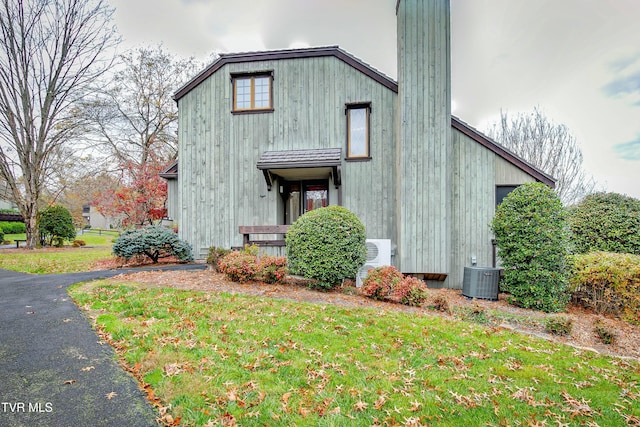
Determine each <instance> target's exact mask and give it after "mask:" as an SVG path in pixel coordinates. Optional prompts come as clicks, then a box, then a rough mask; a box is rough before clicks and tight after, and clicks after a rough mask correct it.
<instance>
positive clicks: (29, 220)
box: [24, 205, 39, 249]
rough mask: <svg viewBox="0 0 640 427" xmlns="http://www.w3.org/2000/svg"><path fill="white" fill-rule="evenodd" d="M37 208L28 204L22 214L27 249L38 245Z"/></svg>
mask: <svg viewBox="0 0 640 427" xmlns="http://www.w3.org/2000/svg"><path fill="white" fill-rule="evenodd" d="M37 220H38V210H37V209H36V207H35V205H30V206H29V207H28V208H27V212H26V214H25V215H24V225H25V226H26V228H27V242H26V247H27V249H33V248H35V247H36V246H37V245H38V243H39V242H38V222H37Z"/></svg>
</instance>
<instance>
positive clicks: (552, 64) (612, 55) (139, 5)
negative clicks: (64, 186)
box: [109, 0, 640, 198]
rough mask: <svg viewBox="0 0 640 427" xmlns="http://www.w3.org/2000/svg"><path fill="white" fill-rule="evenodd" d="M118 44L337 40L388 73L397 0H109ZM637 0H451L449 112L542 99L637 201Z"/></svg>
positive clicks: (604, 179)
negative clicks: (120, 41)
mask: <svg viewBox="0 0 640 427" xmlns="http://www.w3.org/2000/svg"><path fill="white" fill-rule="evenodd" d="M109 1H110V3H111V4H112V5H113V6H114V7H115V8H116V13H115V20H116V24H117V26H118V29H119V31H120V33H121V34H122V36H123V37H124V43H125V44H124V46H126V47H132V46H140V45H155V44H158V43H163V45H164V47H165V48H167V49H168V50H170V51H171V52H173V53H176V54H179V55H181V56H192V55H193V56H196V57H198V58H205V57H207V56H208V55H209V54H210V53H212V52H214V51H215V52H242V51H255V50H264V49H282V48H289V47H304V46H325V45H339V46H340V47H341V48H343V49H345V50H346V51H348V52H350V53H351V54H353V55H355V56H356V57H358V58H360V59H362V60H363V61H365V62H367V63H369V64H371V65H372V66H374V67H375V68H377V69H379V70H381V71H382V72H384V73H386V74H387V75H389V76H390V77H392V78H394V79H395V78H396V75H397V73H396V35H395V28H396V21H395V5H396V0H162V1H158V0H109ZM639 23H640V0H535V1H534V0H451V28H452V34H451V45H452V49H451V50H452V55H451V56H452V59H451V62H452V100H453V104H454V105H455V110H454V112H453V114H454V115H455V116H457V117H459V118H460V119H462V120H463V121H465V122H467V123H469V124H471V125H472V126H474V127H476V128H478V129H480V130H482V129H486V127H487V126H488V124H489V123H491V122H493V121H495V120H496V119H497V118H498V116H499V114H500V110H501V109H502V110H505V111H508V112H509V113H517V112H528V111H531V110H533V108H534V107H536V106H539V107H540V108H541V109H542V110H543V111H544V112H545V114H546V115H547V116H548V117H549V118H550V119H552V120H553V121H554V122H556V123H562V124H565V125H567V126H568V127H569V129H570V131H571V133H572V134H573V135H574V136H575V137H576V138H577V140H578V142H579V144H580V146H581V148H582V151H583V154H584V156H585V167H586V169H587V171H588V172H589V173H591V174H593V175H594V177H595V178H596V180H597V181H598V183H599V184H600V185H601V186H602V187H604V188H605V189H606V190H608V191H615V192H619V193H625V194H628V195H630V196H633V197H636V198H640V24H639Z"/></svg>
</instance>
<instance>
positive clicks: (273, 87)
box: [163, 0, 553, 288]
mask: <svg viewBox="0 0 640 427" xmlns="http://www.w3.org/2000/svg"><path fill="white" fill-rule="evenodd" d="M390 12H391V13H392V11H390ZM396 14H397V26H398V52H397V54H398V64H399V70H398V82H395V81H393V80H392V79H390V78H389V77H387V76H385V75H383V74H382V73H380V72H379V71H377V70H376V69H375V68H373V67H371V66H370V65H368V64H365V63H363V62H362V61H360V60H359V59H357V58H355V57H354V56H352V55H351V54H349V53H347V52H345V51H343V50H342V49H340V48H339V47H337V46H331V47H318V48H307V49H288V50H277V51H267V52H251V53H238V54H224V55H221V56H220V58H219V59H218V60H216V61H215V62H214V63H213V64H211V65H210V66H209V67H207V68H206V69H205V70H204V71H202V72H201V73H200V74H199V75H197V76H196V77H195V78H194V79H193V80H191V81H190V82H189V83H187V84H186V85H185V86H184V87H183V88H181V89H180V90H179V91H178V92H177V93H176V94H175V99H176V101H177V102H178V109H179V152H178V162H177V163H176V164H175V165H174V168H173V169H171V170H168V171H167V172H166V173H165V174H163V176H165V178H167V179H169V180H170V182H169V206H168V208H169V212H170V213H171V215H172V216H173V217H174V218H175V219H176V220H177V222H178V224H179V232H180V235H181V237H182V238H184V239H186V240H187V241H188V242H189V243H190V244H191V245H192V246H193V247H194V252H195V254H196V256H197V257H200V258H204V257H205V256H206V253H207V250H208V248H209V247H210V246H212V245H215V246H221V247H232V246H240V245H241V244H242V236H241V235H240V234H239V233H238V227H239V226H242V225H272V224H289V223H291V222H293V221H294V220H295V219H296V218H297V217H298V216H300V215H301V214H303V213H304V212H306V211H308V210H310V209H314V208H317V207H321V206H326V205H329V204H338V205H343V206H345V207H346V208H348V209H350V210H351V211H353V212H354V213H355V214H356V215H358V217H359V218H360V219H361V220H362V222H363V223H364V225H365V227H366V230H367V237H368V238H372V239H391V241H392V244H393V246H394V249H395V250H394V257H393V260H392V262H393V264H395V265H396V266H397V267H398V268H399V269H400V270H401V271H403V272H404V273H412V274H417V275H421V276H423V277H424V278H426V279H437V280H440V282H439V283H438V285H440V286H447V287H451V288H460V287H462V274H463V270H464V266H468V265H472V263H474V264H477V265H480V266H489V265H491V263H492V256H493V247H492V244H491V238H492V235H491V232H490V229H489V223H490V221H491V219H492V218H493V215H494V212H495V206H496V202H497V198H499V197H503V195H504V194H506V193H507V192H508V191H509V190H511V189H513V188H514V187H515V186H517V185H520V184H522V183H525V182H529V181H541V182H545V183H547V184H549V185H553V180H552V178H550V177H549V176H547V175H545V174H543V173H542V172H540V171H539V170H537V169H535V168H533V167H532V166H530V165H528V164H527V163H526V162H524V161H523V160H522V159H520V158H518V157H516V156H514V155H513V154H511V153H510V152H508V151H507V150H505V149H504V148H503V147H501V146H500V145H498V144H497V143H496V142H494V141H492V140H490V139H489V138H487V137H486V136H484V135H482V134H480V133H479V132H478V131H476V130H475V129H472V128H471V127H469V126H468V125H466V124H465V123H464V122H462V121H460V120H459V119H457V118H455V117H452V116H451V108H450V98H451V96H450V93H451V90H450V59H449V58H450V42H449V39H450V37H449V30H450V29H449V15H450V10H449V2H448V1H447V0H429V1H426V0H424V1H423V0H399V1H398V5H397V10H396Z"/></svg>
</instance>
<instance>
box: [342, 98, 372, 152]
mask: <svg viewBox="0 0 640 427" xmlns="http://www.w3.org/2000/svg"><path fill="white" fill-rule="evenodd" d="M370 112H371V105H370V104H353V105H347V159H369V158H371V156H370V152H369V151H370V147H369V113H370Z"/></svg>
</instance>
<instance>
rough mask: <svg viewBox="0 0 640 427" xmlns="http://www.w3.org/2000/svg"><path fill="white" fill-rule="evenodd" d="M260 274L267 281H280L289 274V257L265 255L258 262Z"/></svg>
mask: <svg viewBox="0 0 640 427" xmlns="http://www.w3.org/2000/svg"><path fill="white" fill-rule="evenodd" d="M258 275H259V276H260V279H261V280H262V281H263V282H265V283H278V282H280V281H282V279H284V277H285V276H286V275H287V258H285V257H275V256H270V255H263V256H262V258H260V261H259V263H258Z"/></svg>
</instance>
